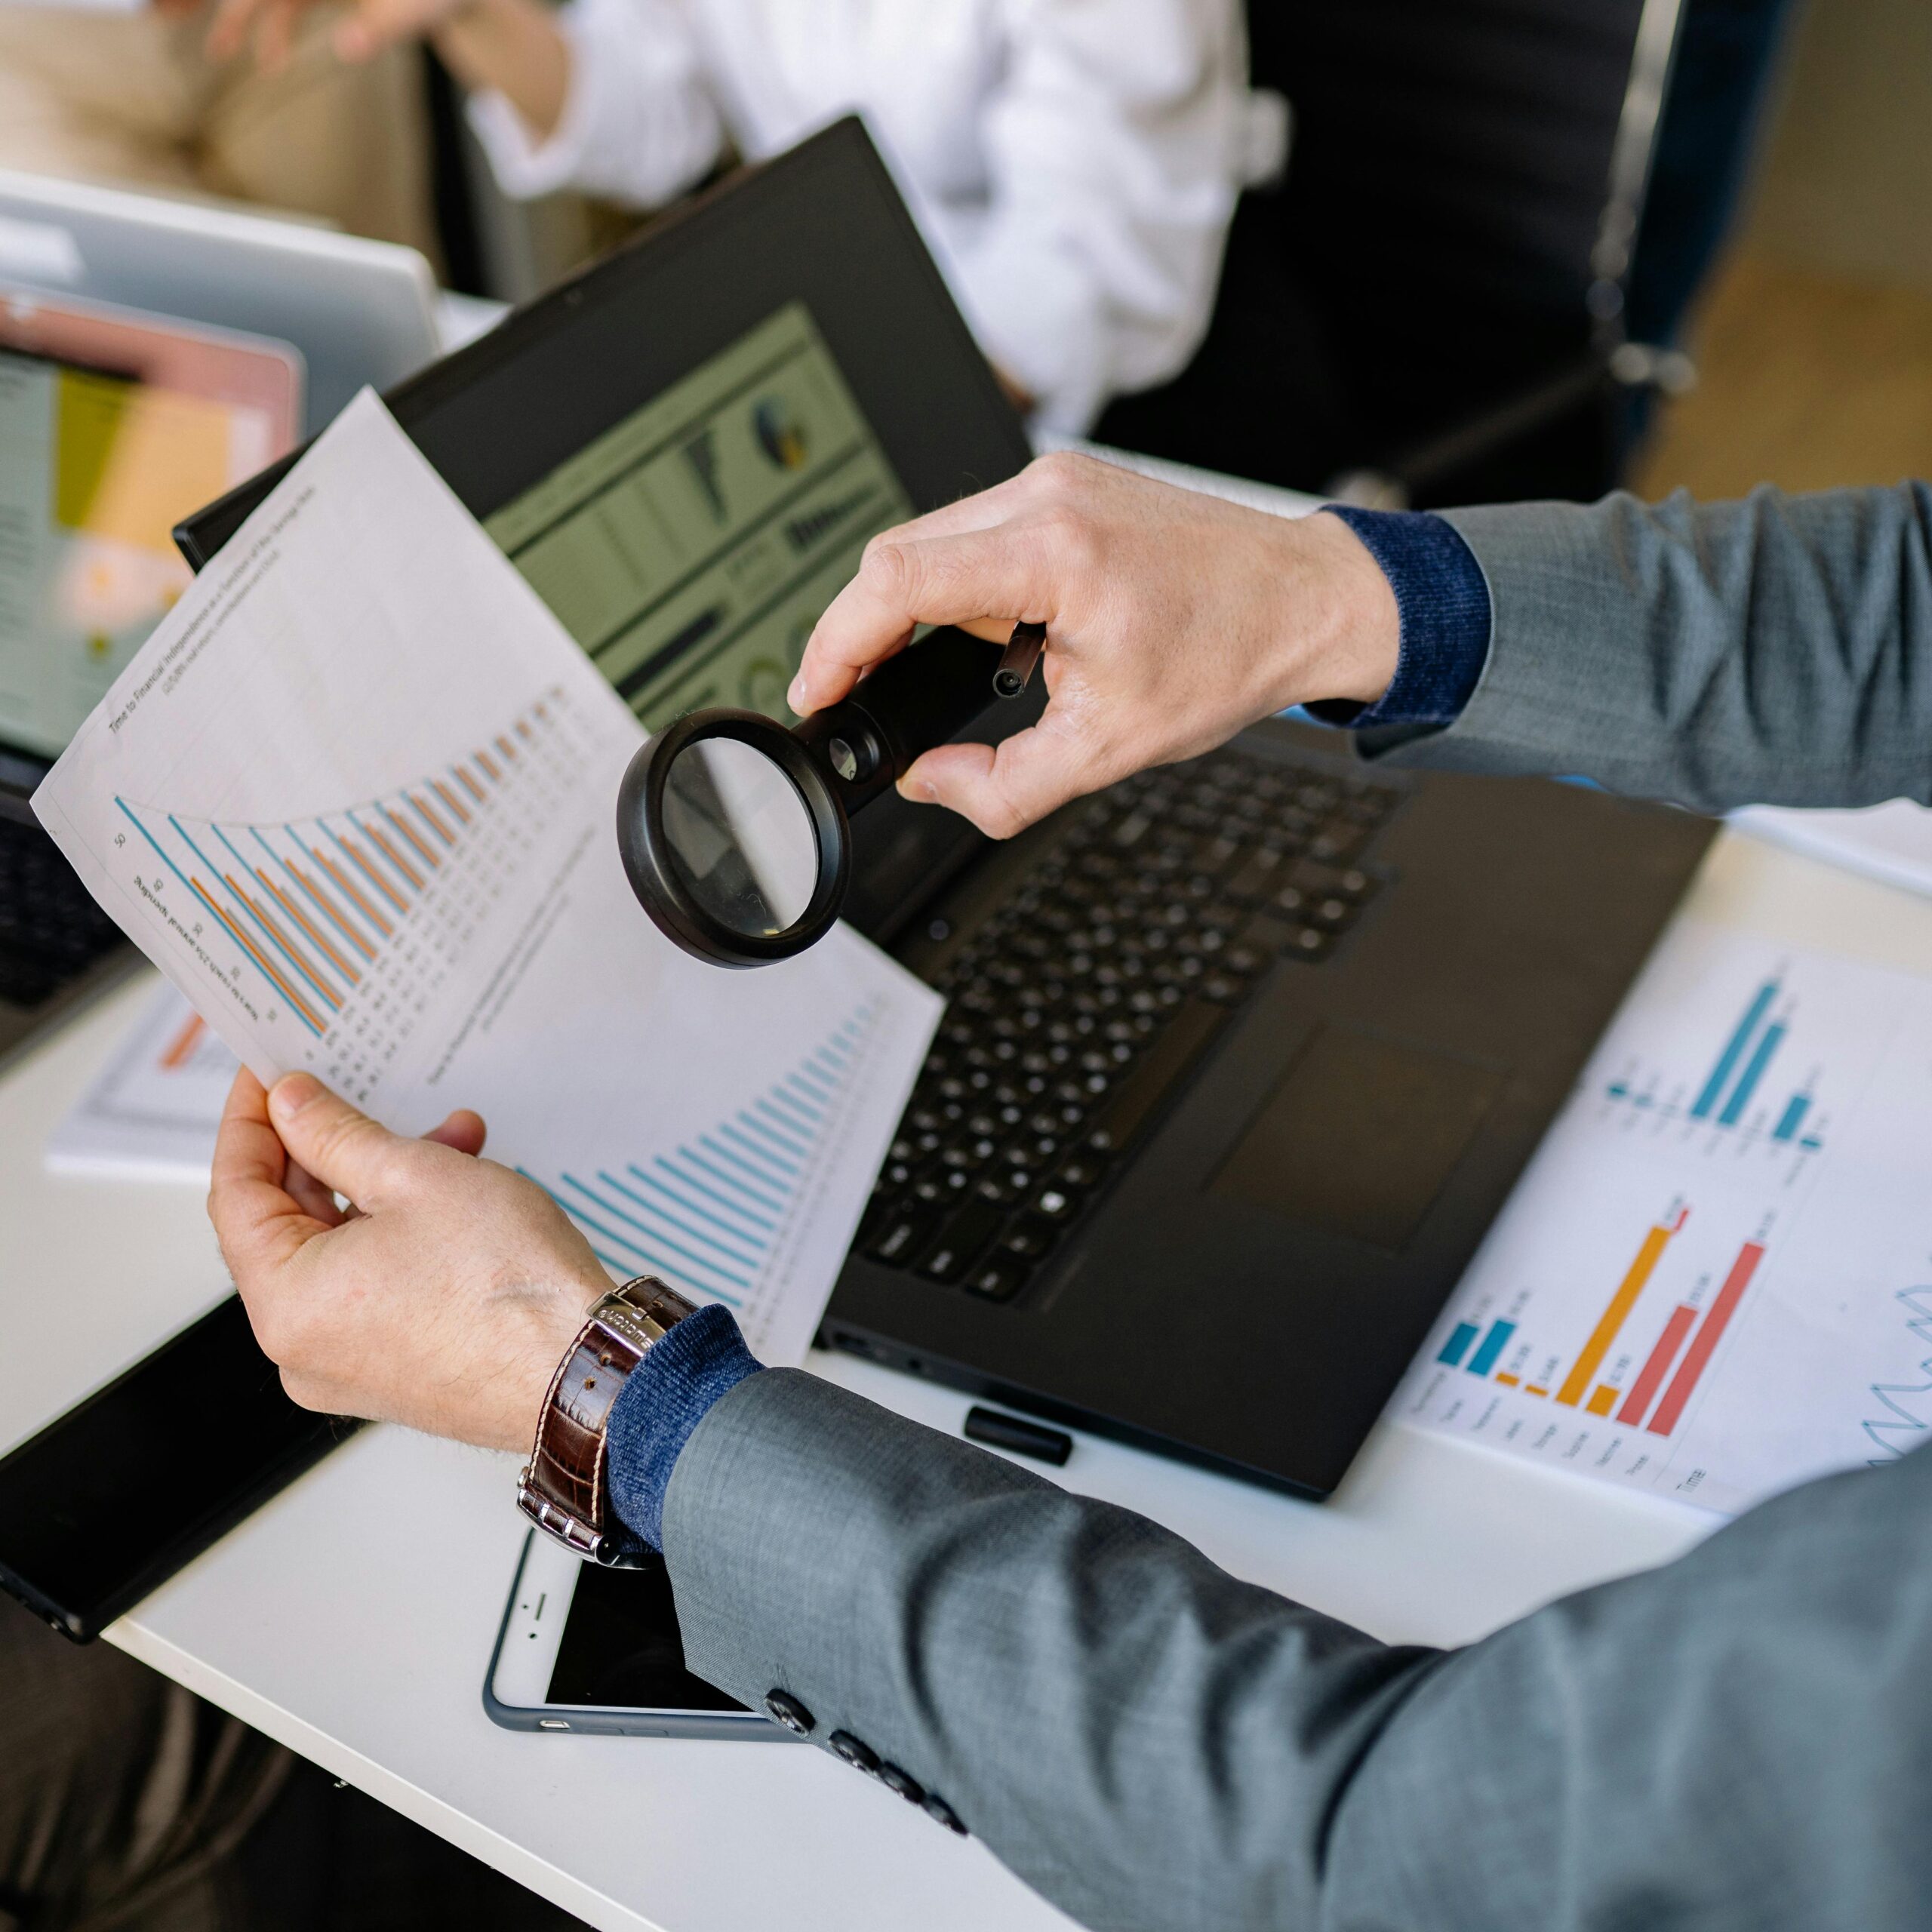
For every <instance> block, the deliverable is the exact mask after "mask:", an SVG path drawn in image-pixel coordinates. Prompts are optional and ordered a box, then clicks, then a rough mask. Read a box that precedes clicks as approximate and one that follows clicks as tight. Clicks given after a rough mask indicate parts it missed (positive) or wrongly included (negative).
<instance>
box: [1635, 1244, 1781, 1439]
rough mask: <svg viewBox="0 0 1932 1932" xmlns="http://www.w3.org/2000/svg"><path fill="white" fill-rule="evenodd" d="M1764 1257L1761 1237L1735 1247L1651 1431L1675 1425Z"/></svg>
mask: <svg viewBox="0 0 1932 1932" xmlns="http://www.w3.org/2000/svg"><path fill="white" fill-rule="evenodd" d="M1761 1260H1764V1243H1763V1242H1762V1241H1746V1243H1745V1244H1744V1245H1743V1247H1741V1248H1740V1250H1739V1251H1738V1255H1737V1260H1735V1261H1734V1262H1733V1263H1731V1264H1730V1273H1729V1274H1728V1275H1726V1276H1725V1277H1724V1286H1723V1287H1721V1288H1720V1289H1718V1298H1717V1300H1715V1301H1714V1302H1712V1303H1711V1306H1710V1308H1709V1311H1708V1312H1706V1315H1705V1316H1704V1321H1703V1327H1700V1329H1699V1330H1698V1331H1697V1334H1695V1335H1694V1336H1693V1337H1691V1339H1690V1347H1689V1348H1687V1349H1686V1350H1685V1351H1684V1361H1683V1365H1682V1366H1681V1367H1680V1368H1679V1369H1678V1371H1677V1373H1676V1374H1675V1375H1674V1376H1672V1377H1671V1379H1670V1386H1669V1389H1667V1390H1666V1392H1665V1394H1664V1398H1663V1401H1661V1402H1660V1403H1659V1404H1657V1414H1655V1415H1654V1416H1653V1417H1651V1420H1650V1424H1649V1427H1650V1432H1651V1434H1652V1435H1669V1433H1670V1432H1671V1431H1672V1429H1675V1427H1676V1426H1677V1423H1678V1417H1680V1416H1681V1415H1682V1414H1683V1413H1684V1404H1685V1403H1686V1402H1687V1401H1690V1394H1691V1391H1692V1390H1693V1389H1695V1388H1696V1387H1697V1378H1698V1377H1699V1376H1700V1375H1702V1374H1703V1372H1704V1365H1705V1364H1706V1363H1707V1362H1708V1361H1709V1360H1710V1358H1711V1357H1712V1354H1713V1353H1715V1351H1716V1349H1717V1346H1718V1342H1719V1340H1721V1338H1722V1337H1723V1334H1724V1327H1725V1325H1726V1324H1727V1323H1728V1322H1729V1321H1730V1318H1731V1317H1732V1315H1734V1314H1736V1313H1737V1304H1738V1303H1740V1301H1742V1300H1743V1299H1744V1291H1745V1290H1746V1287H1749V1285H1750V1281H1751V1277H1752V1275H1753V1274H1755V1272H1757V1267H1758V1263H1759V1262H1761Z"/></svg>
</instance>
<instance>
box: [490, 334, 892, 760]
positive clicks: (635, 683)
mask: <svg viewBox="0 0 1932 1932" xmlns="http://www.w3.org/2000/svg"><path fill="white" fill-rule="evenodd" d="M912 514H913V506H912V501H911V500H910V498H909V497H907V495H906V492H905V491H904V489H903V488H902V487H901V485H900V481H899V479H898V478H897V476H896V475H894V472H893V469H892V466H891V463H890V462H889V461H888V459H887V457H886V454H885V452H884V450H883V449H882V448H881V447H880V445H879V442H878V438H876V437H875V435H873V434H872V429H871V428H870V427H869V425H868V424H867V423H866V420H865V417H863V414H861V413H860V409H859V406H858V404H857V401H855V400H854V397H853V395H852V392H851V389H849V388H848V386H847V385H846V383H845V380H844V377H842V376H841V374H840V373H839V371H838V365H837V363H836V362H835V361H833V359H832V352H831V350H830V349H829V347H828V346H826V342H825V340H824V338H823V337H822V336H821V335H820V334H819V332H818V330H817V327H816V326H815V325H814V323H813V321H812V318H811V314H810V312H809V311H808V309H806V308H805V306H804V304H803V303H798V302H794V303H790V304H789V305H788V306H786V307H785V308H783V309H780V311H779V312H777V314H776V315H773V316H771V318H769V319H768V320H767V321H764V322H763V323H761V325H759V326H758V328H755V329H753V330H752V331H751V332H750V333H749V334H748V335H746V336H744V337H741V338H740V340H738V341H737V342H736V343H734V344H733V345H732V346H731V347H730V348H729V349H725V350H724V352H722V353H721V354H719V355H716V356H714V357H713V358H712V359H711V360H710V361H708V362H706V363H705V364H704V365H702V366H701V367H700V368H698V369H697V370H694V371H693V372H692V373H691V374H690V375H688V376H687V377H685V379H684V380H682V381H681V382H679V383H675V384H674V385H673V386H672V387H671V388H670V389H668V390H666V392H664V394H663V395H660V396H659V397H657V398H655V399H654V401H651V402H649V403H647V404H646V405H645V406H644V407H643V408H641V409H639V410H638V411H636V412H635V414H632V415H631V416H629V417H626V419H625V420H624V421H623V422H622V423H619V424H618V425H617V427H616V428H615V429H611V430H610V431H608V432H607V433H606V434H605V435H602V436H601V437H599V438H598V440H597V441H595V442H594V443H592V444H591V445H589V448H586V449H584V450H583V451H580V452H579V453H578V454H577V455H576V456H574V457H571V459H570V460H569V461H568V462H567V463H563V464H562V465H561V466H559V467H558V469H555V471H553V472H552V473H551V474H550V475H549V476H547V477H546V478H544V480H543V481H542V482H541V483H540V484H538V485H537V486H536V487H535V488H534V489H531V490H529V491H526V492H525V494H523V495H522V496H521V497H518V498H517V500H515V502H514V503H510V504H509V505H507V506H506V507H505V508H503V509H501V510H499V511H498V512H497V514H496V515H494V516H492V517H491V518H489V519H488V521H486V523H485V525H484V528H485V529H486V530H487V531H488V532H489V534H490V535H491V537H494V539H495V540H496V541H497V543H498V544H499V545H500V546H501V547H502V548H503V551H504V552H505V553H506V555H508V556H509V559H510V561H512V563H514V564H515V565H516V567H517V568H518V570H519V571H521V572H522V574H523V575H524V577H525V578H526V579H527V580H528V582H529V583H530V584H531V587H532V588H533V589H534V590H535V591H536V592H537V595H539V596H540V597H541V598H543V601H544V602H545V603H546V604H547V605H549V607H550V608H551V609H552V611H555V613H556V614H557V616H558V619H559V620H561V623H562V624H563V626H564V628H565V629H566V630H568V632H570V634H571V636H573V637H574V638H576V639H577V642H578V643H579V644H580V645H582V646H583V648H584V650H585V651H586V652H588V653H589V656H590V659H591V661H592V663H594V664H595V666H597V668H598V670H599V671H601V672H602V673H603V674H604V675H605V678H607V679H608V681H610V683H611V684H612V685H614V686H615V687H616V688H617V691H618V693H619V694H620V696H622V697H623V699H624V700H625V701H626V703H628V704H629V706H630V707H631V709H632V710H633V711H634V712H635V713H636V714H637V715H638V717H639V718H641V719H642V720H643V721H644V723H645V726H646V728H648V729H649V730H651V731H657V730H660V729H661V728H663V726H664V725H666V724H669V722H670V721H672V719H673V718H678V717H680V716H681V715H683V714H684V713H685V712H688V711H692V710H695V709H697V708H698V707H699V706H703V705H714V704H728V705H735V706H742V707H743V709H746V710H749V711H759V712H764V713H765V714H766V715H768V716H770V717H785V716H787V715H789V714H788V713H787V712H786V706H785V691H786V687H787V686H788V685H789V684H790V682H791V680H792V672H794V671H795V670H796V669H797V668H798V660H799V657H801V655H802V654H803V653H804V648H805V640H806V639H807V638H808V637H810V636H811V630H812V626H813V625H814V623H817V620H818V617H819V614H820V612H821V611H823V610H824V608H825V607H826V605H828V604H829V603H830V602H831V601H832V598H833V596H834V595H835V594H836V593H837V592H838V589H840V588H841V586H842V585H843V584H844V583H845V582H846V580H848V578H849V577H851V575H852V573H853V571H854V570H855V569H856V568H857V565H858V561H859V557H860V552H862V551H863V549H864V548H865V544H866V539H867V538H868V537H871V536H872V535H873V534H875V532H877V531H881V530H883V529H885V528H888V527H889V526H890V525H893V524H894V523H899V522H902V521H904V520H905V519H906V518H908V517H909V516H911V515H912Z"/></svg>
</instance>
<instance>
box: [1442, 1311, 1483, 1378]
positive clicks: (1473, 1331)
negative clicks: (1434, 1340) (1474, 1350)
mask: <svg viewBox="0 0 1932 1932" xmlns="http://www.w3.org/2000/svg"><path fill="white" fill-rule="evenodd" d="M1477 1334H1478V1330H1477V1327H1476V1324H1475V1323H1474V1322H1473V1321H1459V1322H1457V1324H1456V1327H1455V1330H1454V1333H1453V1334H1451V1336H1450V1337H1449V1339H1448V1340H1447V1341H1446V1342H1444V1343H1443V1345H1442V1352H1441V1354H1440V1355H1438V1356H1437V1357H1436V1358H1435V1359H1436V1360H1437V1361H1439V1362H1441V1364H1443V1365H1444V1367H1448V1368H1454V1367H1455V1366H1456V1365H1457V1363H1458V1362H1460V1361H1461V1360H1462V1359H1463V1357H1464V1356H1465V1355H1467V1354H1468V1353H1469V1344H1470V1343H1472V1342H1473V1341H1474V1340H1475V1338H1476V1336H1477Z"/></svg>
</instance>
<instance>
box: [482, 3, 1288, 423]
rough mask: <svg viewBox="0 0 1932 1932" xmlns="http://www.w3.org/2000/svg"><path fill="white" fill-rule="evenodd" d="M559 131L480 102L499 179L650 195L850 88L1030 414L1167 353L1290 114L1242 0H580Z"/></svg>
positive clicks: (1183, 354)
mask: <svg viewBox="0 0 1932 1932" xmlns="http://www.w3.org/2000/svg"><path fill="white" fill-rule="evenodd" d="M558 20H559V23H560V24H561V26H562V27H563V29H564V32H565V35H566V37H567V38H568V41H569V43H570V47H571V83H570V88H569V92H568V97H567V98H566V100H565V106H564V110H563V115H562V118H561V120H560V122H558V127H557V128H556V131H555V134H553V135H552V137H551V139H550V140H548V141H546V142H543V143H540V144H539V143H534V142H533V141H532V140H531V137H530V134H529V131H528V128H527V127H526V126H525V124H524V122H522V121H521V119H520V118H518V115H517V113H516V112H515V109H513V108H512V106H510V104H509V102H508V101H507V100H505V99H504V98H503V96H501V95H500V94H482V95H479V96H478V97H477V98H475V100H472V103H470V112H471V118H472V122H473V123H474V125H475V128H476V130H477V132H478V135H479V137H481V140H482V141H483V143H484V146H485V149H486V150H487V151H488V154H489V156H490V160H491V165H492V167H493V168H494V170H495V171H496V174H497V178H498V180H500V182H501V183H503V186H504V187H505V189H506V190H507V191H508V192H509V193H511V194H512V195H518V196H520V197H522V196H530V195H542V194H548V193H549V192H552V191H553V190H555V189H559V188H562V187H566V186H570V187H576V188H579V189H583V190H585V191H586V192H589V193H592V194H596V195H603V196H605V197H608V198H611V199H613V200H616V201H620V202H626V203H629V204H630V205H633V206H636V207H641V208H655V207H659V206H661V205H663V204H664V203H665V202H669V201H671V200H672V199H673V198H675V197H676V196H677V195H680V194H681V193H683V192H685V190H686V189H688V188H690V187H691V186H692V185H693V184H694V183H696V182H697V181H698V180H701V179H702V178H703V176H704V175H705V174H706V173H707V172H708V171H709V170H710V169H711V168H712V167H713V166H714V165H715V164H716V163H717V162H718V160H719V158H721V156H722V155H724V153H725V152H728V149H736V150H737V152H739V153H740V154H741V155H743V156H745V157H746V158H747V159H752V160H756V159H759V158H762V157H764V156H765V155H770V154H774V153H776V152H778V151H780V149H784V148H787V147H789V146H792V144H793V143H795V142H796V141H798V140H800V139H801V137H804V135H806V134H809V133H811V131H813V130H814V128H819V127H821V126H823V125H825V124H826V122H829V121H831V120H832V119H834V118H836V117H837V116H838V115H841V114H844V113H848V112H852V111H854V109H856V110H857V111H858V112H860V113H862V114H863V115H864V116H865V118H866V123H867V125H868V126H869V128H870V130H871V131H872V137H873V139H874V140H875V141H877V143H878V146H879V147H880V149H881V152H883V153H884V155H885V157H886V159H887V162H888V165H890V166H891V168H892V170H893V171H894V174H895V175H896V176H897V179H898V181H899V183H900V188H901V189H902V190H903V192H904V193H905V195H906V198H907V200H908V202H909V203H910V205H911V206H912V211H913V214H914V215H915V217H916V218H917V219H918V222H919V224H920V226H921V229H922V230H923V232H924V235H925V236H926V238H927V241H928V244H929V245H931V248H932V250H933V252H934V255H935V256H936V257H937V260H938V261H939V263H940V268H941V269H942V271H943V272H944V274H945V275H946V278H947V280H948V281H949V284H950V285H951V286H952V290H953V292H954V294H955V297H957V298H958V301H959V303H960V306H961V308H962V309H964V311H965V312H966V315H967V318H968V320H969V321H971V324H972V325H973V327H974V331H975V332H976V334H977V335H978V337H979V339H980V343H981V344H982V346H983V347H984V348H985V349H986V352H987V354H988V355H989V356H990V357H991V358H992V360H993V361H995V363H996V364H997V365H998V366H999V367H1000V368H1001V370H1003V371H1004V372H1005V373H1006V374H1008V376H1010V377H1011V378H1012V379H1013V380H1014V381H1016V382H1017V383H1020V385H1021V386H1023V388H1024V389H1026V390H1027V391H1028V392H1030V393H1031V394H1032V395H1033V396H1034V397H1035V398H1037V399H1038V405H1039V415H1038V420H1039V422H1040V423H1041V426H1043V427H1045V428H1048V429H1057V430H1060V431H1062V432H1078V431H1079V430H1081V429H1084V428H1085V427H1086V426H1088V424H1089V423H1091V420H1092V419H1093V418H1094V416H1095V415H1096V414H1098V412H1099V411H1100V408H1101V406H1102V405H1103V404H1104V403H1105V402H1106V399H1107V398H1108V397H1109V396H1110V395H1114V394H1116V393H1118V392H1124V391H1128V390H1133V389H1145V388H1146V387H1148V386H1150V385H1152V384H1153V383H1158V382H1160V381H1162V380H1164V379H1165V378H1167V377H1169V376H1171V375H1173V374H1174V373H1175V372H1176V371H1178V370H1179V369H1180V368H1181V367H1182V365H1183V364H1184V363H1185V362H1186V361H1187V359H1188V358H1189V356H1190V355H1192V353H1193V352H1194V350H1195V348H1196V346H1198V343H1199V342H1200V340H1201V334H1202V332H1203V331H1204V329H1205V328H1206V327H1207V316H1208V312H1209V310H1210V309H1211V306H1212V305H1213V302H1214V289H1215V283H1216V280H1217V276H1218V275H1219V272H1220V260H1221V249H1222V245H1223V240H1224V238H1225V237H1226V231H1227V224H1228V220H1229V217H1230V215H1231V214H1232V211H1233V208H1234V202H1235V195H1237V194H1238V192H1239V190H1240V189H1241V186H1242V185H1243V184H1244V183H1245V182H1247V181H1250V180H1257V179H1260V178H1261V177H1263V176H1264V175H1266V174H1268V173H1269V172H1270V171H1272V170H1273V169H1274V168H1278V166H1279V165H1280V161H1281V151H1282V149H1283V147H1284V143H1285V115H1284V111H1283V108H1282V105H1281V103H1280V102H1279V101H1278V100H1275V99H1274V98H1273V97H1257V96H1254V95H1251V94H1250V93H1249V92H1248V90H1247V80H1246V46H1245V43H1244V37H1243V33H1242V29H1241V16H1240V12H1239V8H1238V0H573V3H572V4H571V5H568V6H567V7H565V8H564V10H563V11H562V12H561V14H559V16H558Z"/></svg>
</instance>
